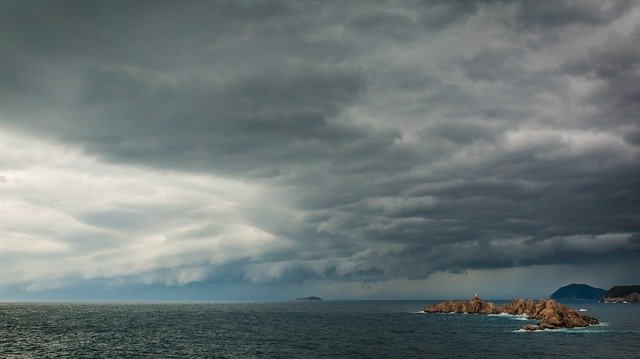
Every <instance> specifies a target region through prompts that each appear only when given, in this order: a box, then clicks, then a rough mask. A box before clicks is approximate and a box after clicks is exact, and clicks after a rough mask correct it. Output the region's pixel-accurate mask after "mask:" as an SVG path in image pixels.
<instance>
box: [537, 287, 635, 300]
mask: <svg viewBox="0 0 640 359" xmlns="http://www.w3.org/2000/svg"><path fill="white" fill-rule="evenodd" d="M550 298H551V299H555V300H594V301H600V302H602V303H638V302H640V285H617V286H615V287H613V288H611V289H609V290H604V289H601V288H594V287H592V286H590V285H586V284H575V283H573V284H569V285H566V286H564V287H562V288H560V289H558V290H556V291H555V292H553V294H551V296H550Z"/></svg>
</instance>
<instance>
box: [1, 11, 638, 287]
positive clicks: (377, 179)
mask: <svg viewBox="0 0 640 359" xmlns="http://www.w3.org/2000/svg"><path fill="white" fill-rule="evenodd" d="M0 7H1V8H2V11H0V34H2V35H1V36H0V43H1V44H2V45H1V46H0V64H1V66H0V79H2V81H0V130H1V131H2V132H0V153H1V156H0V196H1V198H2V200H0V218H2V220H0V270H1V271H2V272H3V273H5V274H6V275H5V276H3V277H2V278H1V279H0V285H2V284H4V285H15V284H19V285H24V288H27V289H29V290H40V289H47V288H53V287H65V286H68V285H71V284H70V283H80V282H86V281H95V280H105V279H106V280H109V281H111V282H112V283H115V284H156V283H162V284H167V285H185V284H188V283H193V282H201V281H210V282H234V283H235V282H242V283H245V282H250V283H273V282H280V283H302V282H305V281H307V280H315V279H323V280H325V279H326V280H330V281H345V282H346V281H357V282H374V281H389V280H401V279H408V280H414V279H422V278H427V277H428V276H430V275H431V274H433V273H435V272H449V273H464V272H465V271H468V270H483V269H501V268H513V267H527V266H541V265H542V266H544V265H550V266H553V265H587V264H589V263H598V264H599V265H601V264H603V263H605V264H606V263H620V262H625V263H626V262H630V263H637V258H640V257H639V256H638V255H639V254H640V235H639V233H640V211H639V209H640V208H639V207H640V126H639V124H640V119H639V118H638V114H640V47H638V46H637V45H638V40H639V39H640V21H639V19H640V7H638V6H637V4H636V3H635V2H633V1H611V2H600V1H539V2H538V1H537V2H519V1H477V2H468V1H452V2H437V1H434V2H399V3H392V4H358V5H357V6H351V5H347V4H342V3H324V2H322V3H311V2H308V3H296V2H292V3H289V2H231V3H216V2H212V3H199V2H192V3H188V4H177V3H175V4H174V3H171V2H137V3H135V4H131V3H127V2H118V1H115V2H105V3H95V2H89V3H88V2H75V1H62V2H55V3H38V4H36V3H28V2H8V3H3V4H2V5H0ZM638 279H640V278H638Z"/></svg>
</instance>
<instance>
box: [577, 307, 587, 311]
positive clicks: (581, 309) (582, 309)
mask: <svg viewBox="0 0 640 359" xmlns="http://www.w3.org/2000/svg"><path fill="white" fill-rule="evenodd" d="M578 311H580V312H586V311H587V310H586V309H584V308H580V309H578Z"/></svg>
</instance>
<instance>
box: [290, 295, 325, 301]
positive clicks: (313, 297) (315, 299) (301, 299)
mask: <svg viewBox="0 0 640 359" xmlns="http://www.w3.org/2000/svg"><path fill="white" fill-rule="evenodd" d="M295 301H296V302H320V301H323V299H322V298H320V297H316V296H315V295H312V296H311V297H305V298H296V299H295Z"/></svg>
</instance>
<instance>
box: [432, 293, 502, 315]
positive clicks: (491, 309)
mask: <svg viewBox="0 0 640 359" xmlns="http://www.w3.org/2000/svg"><path fill="white" fill-rule="evenodd" d="M424 311H425V312H427V313H465V314H497V313H498V306H496V305H495V304H494V303H491V302H485V301H483V300H482V299H480V297H478V295H475V296H473V298H471V299H470V300H469V301H458V302H454V301H451V300H447V301H444V302H440V303H436V304H432V305H430V306H428V307H427V308H425V310H424Z"/></svg>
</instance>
